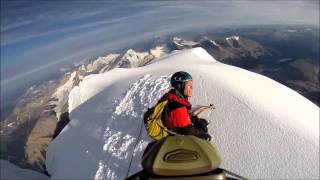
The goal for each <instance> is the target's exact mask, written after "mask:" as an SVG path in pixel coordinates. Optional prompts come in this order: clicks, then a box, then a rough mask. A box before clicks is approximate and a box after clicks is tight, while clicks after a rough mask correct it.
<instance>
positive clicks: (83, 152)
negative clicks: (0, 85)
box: [46, 48, 319, 179]
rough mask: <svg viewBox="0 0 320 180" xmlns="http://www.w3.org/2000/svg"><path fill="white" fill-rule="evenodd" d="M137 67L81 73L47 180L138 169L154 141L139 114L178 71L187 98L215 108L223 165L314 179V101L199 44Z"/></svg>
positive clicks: (51, 152) (258, 175) (112, 175)
mask: <svg viewBox="0 0 320 180" xmlns="http://www.w3.org/2000/svg"><path fill="white" fill-rule="evenodd" d="M132 58H135V57H133V56H129V57H128V58H127V60H128V61H130V60H132ZM143 59H144V58H143ZM135 67H136V68H130V69H127V68H115V69H112V70H111V71H107V72H104V73H102V74H94V75H89V76H86V77H84V78H83V80H82V81H81V82H80V83H79V85H78V86H76V87H74V88H73V89H72V90H71V92H70V95H69V100H68V105H69V113H70V119H71V121H70V123H69V124H68V125H67V126H66V127H65V128H64V129H63V131H62V132H61V134H60V135H59V136H58V137H57V138H56V139H54V140H53V142H52V143H51V144H50V145H49V148H48V152H47V159H46V165H47V170H48V172H49V174H51V178H52V179H67V178H71V179H124V178H126V177H127V176H130V175H132V174H134V173H136V172H137V171H139V170H141V166H140V161H141V156H142V153H143V150H144V148H145V147H146V145H147V144H148V142H150V141H151V139H150V138H149V137H148V135H147V134H146V132H145V129H144V127H143V120H142V116H143V112H144V111H145V110H146V109H147V108H148V107H151V106H152V105H154V104H155V103H156V102H157V100H158V99H159V98H160V97H161V96H162V95H163V94H164V93H165V92H166V91H167V90H169V88H170V87H169V79H170V76H171V75H172V73H174V72H176V71H180V70H183V71H187V72H189V73H190V74H191V75H192V76H193V89H194V95H193V97H192V98H191V99H190V101H191V103H192V104H193V105H207V104H210V103H213V104H214V105H215V107H216V109H215V110H214V111H212V112H211V113H209V114H208V115H207V116H206V117H205V118H207V120H208V121H209V122H210V124H209V132H210V134H211V135H212V137H213V140H212V141H211V143H212V144H213V145H214V146H215V147H216V148H217V149H218V151H219V153H220V156H221V157H222V166H221V167H222V168H225V169H228V170H230V171H233V172H235V173H237V174H240V175H242V176H244V177H248V178H252V179H266V178H275V179H279V178H285V179H292V178H294V179H297V178H301V179H310V178H319V171H318V170H319V161H318V160H319V107H318V106H316V105H315V104H313V103H312V102H310V101H309V100H307V99H306V98H304V97H303V96H301V95H299V94H298V93H296V92H295V91H293V90H291V89H289V88H287V87H285V86H284V85H281V84H279V83H277V82H276V81H273V80H271V79H269V78H267V77H265V76H262V75H258V74H256V73H252V72H249V71H246V70H244V69H241V68H237V67H234V66H230V65H226V64H223V63H220V62H218V61H216V60H215V59H214V58H213V57H212V56H210V55H209V54H208V53H207V52H206V51H205V50H204V49H202V48H194V49H189V50H182V51H175V52H173V53H171V54H168V55H165V56H163V57H162V58H161V59H159V60H157V61H151V62H150V63H148V64H147V65H145V66H141V67H137V66H135Z"/></svg>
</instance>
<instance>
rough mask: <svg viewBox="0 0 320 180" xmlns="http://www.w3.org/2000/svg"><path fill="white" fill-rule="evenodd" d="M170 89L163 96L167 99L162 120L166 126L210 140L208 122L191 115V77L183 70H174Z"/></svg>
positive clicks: (178, 132) (180, 132) (178, 131)
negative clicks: (189, 99)
mask: <svg viewBox="0 0 320 180" xmlns="http://www.w3.org/2000/svg"><path fill="white" fill-rule="evenodd" d="M170 83H171V86H172V89H171V90H170V91H169V92H167V93H166V94H165V95H164V97H165V98H166V99H168V100H169V102H168V104H167V105H166V107H165V109H164V111H163V114H162V118H163V119H162V120H163V122H164V123H165V125H166V127H167V128H168V129H169V130H170V131H173V132H175V133H177V134H182V135H194V136H196V137H199V138H202V139H206V140H208V141H210V140H211V136H210V135H209V134H208V128H207V125H208V122H207V121H206V120H205V119H201V118H198V117H197V116H192V115H191V112H190V110H191V104H190V102H189V101H188V98H189V97H191V96H192V77H191V75H190V74H188V73H187V72H184V71H179V72H176V73H174V74H173V75H172V77H171V80H170Z"/></svg>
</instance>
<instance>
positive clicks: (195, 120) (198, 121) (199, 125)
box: [191, 116, 209, 132]
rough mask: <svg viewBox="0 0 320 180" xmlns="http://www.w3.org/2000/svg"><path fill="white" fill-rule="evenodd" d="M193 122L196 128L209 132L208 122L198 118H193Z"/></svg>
mask: <svg viewBox="0 0 320 180" xmlns="http://www.w3.org/2000/svg"><path fill="white" fill-rule="evenodd" d="M191 121H192V123H193V124H194V126H195V127H197V128H199V129H202V130H204V131H205V132H208V128H207V126H208V124H209V123H208V121H207V120H205V119H202V118H198V117H197V116H192V117H191Z"/></svg>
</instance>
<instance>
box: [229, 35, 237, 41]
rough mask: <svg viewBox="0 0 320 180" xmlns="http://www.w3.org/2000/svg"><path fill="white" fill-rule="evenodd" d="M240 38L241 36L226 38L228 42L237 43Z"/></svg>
mask: <svg viewBox="0 0 320 180" xmlns="http://www.w3.org/2000/svg"><path fill="white" fill-rule="evenodd" d="M239 39H240V37H239V36H231V37H226V40H227V41H230V40H236V41H239Z"/></svg>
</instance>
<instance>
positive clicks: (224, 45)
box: [169, 36, 272, 62]
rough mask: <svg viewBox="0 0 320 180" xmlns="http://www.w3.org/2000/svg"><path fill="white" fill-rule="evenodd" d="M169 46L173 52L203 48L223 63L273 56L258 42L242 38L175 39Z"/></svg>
mask: <svg viewBox="0 0 320 180" xmlns="http://www.w3.org/2000/svg"><path fill="white" fill-rule="evenodd" d="M169 46H170V47H171V49H173V50H180V49H189V48H194V47H202V48H204V49H205V50H206V51H207V52H208V53H209V54H210V55H212V56H213V57H214V58H215V59H217V60H218V61H221V62H225V61H228V60H229V61H231V60H232V61H239V60H242V59H248V60H251V59H255V60H257V59H259V58H261V57H268V56H271V55H272V50H271V49H268V48H266V47H264V46H262V45H261V44H259V43H258V42H255V41H252V40H250V39H246V38H243V37H240V36H231V37H226V38H217V39H214V40H213V39H212V38H209V37H202V38H201V39H200V40H199V41H198V42H195V41H192V40H183V39H181V38H177V37H175V38H173V41H172V43H171V44H169Z"/></svg>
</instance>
